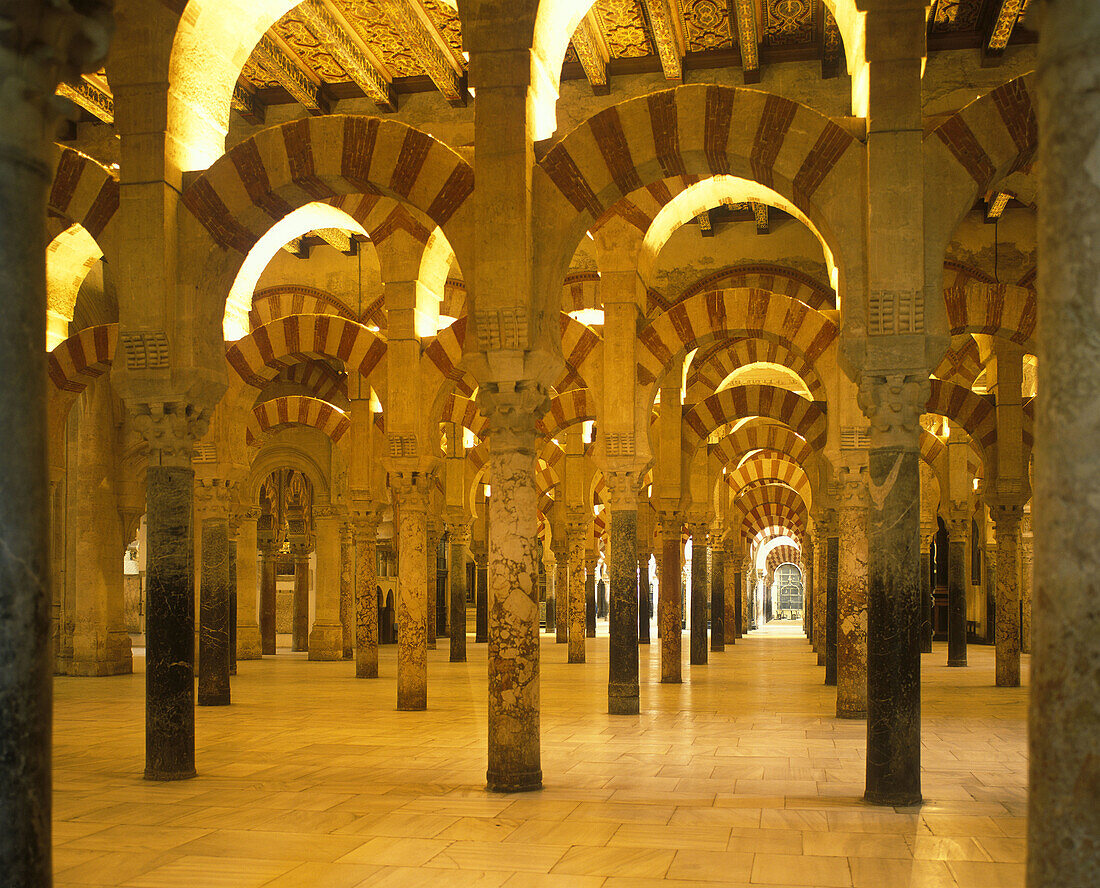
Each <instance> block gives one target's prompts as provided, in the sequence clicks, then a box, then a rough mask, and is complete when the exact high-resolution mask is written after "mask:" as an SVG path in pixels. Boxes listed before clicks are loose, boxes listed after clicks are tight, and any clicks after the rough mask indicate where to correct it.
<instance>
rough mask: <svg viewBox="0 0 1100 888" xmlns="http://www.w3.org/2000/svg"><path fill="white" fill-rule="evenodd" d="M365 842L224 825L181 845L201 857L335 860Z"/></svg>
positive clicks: (185, 852)
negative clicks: (227, 827) (224, 826)
mask: <svg viewBox="0 0 1100 888" xmlns="http://www.w3.org/2000/svg"><path fill="white" fill-rule="evenodd" d="M361 844H363V839H362V838H360V837H357V836H318V835H312V834H308V833H281V832H267V831H266V830H248V829H222V830H217V831H215V832H211V833H208V834H207V835H205V836H203V837H202V838H199V839H195V840H194V841H192V842H188V843H187V844H186V845H183V846H181V847H180V848H179V849H178V850H180V851H181V852H182V853H184V854H189V855H195V856H199V857H217V856H226V857H232V856H239V857H250V858H254V859H256V860H267V859H272V860H296V861H298V862H305V861H307V860H327V861H332V860H336V858H338V857H342V856H343V855H345V854H347V853H348V852H349V851H351V850H353V849H354V848H357V847H359V846H360V845H361Z"/></svg>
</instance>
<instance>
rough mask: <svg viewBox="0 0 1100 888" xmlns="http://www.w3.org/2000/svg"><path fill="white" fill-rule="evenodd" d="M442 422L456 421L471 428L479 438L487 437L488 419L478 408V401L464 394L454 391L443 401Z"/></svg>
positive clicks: (464, 426)
mask: <svg viewBox="0 0 1100 888" xmlns="http://www.w3.org/2000/svg"><path fill="white" fill-rule="evenodd" d="M439 421H440V422H441V423H454V424H455V425H459V426H462V428H464V429H469V430H470V431H471V432H473V433H474V434H475V435H477V437H478V438H484V437H485V427H486V426H487V425H488V421H487V420H486V419H485V417H484V416H483V415H482V414H481V411H480V410H478V406H477V402H475V401H472V400H470V399H469V398H467V397H464V396H463V395H460V394H458V393H455V392H452V393H451V394H450V395H448V396H447V398H446V399H445V400H444V401H443V410H442V412H441V413H440V414H439Z"/></svg>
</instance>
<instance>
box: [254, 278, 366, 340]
mask: <svg viewBox="0 0 1100 888" xmlns="http://www.w3.org/2000/svg"><path fill="white" fill-rule="evenodd" d="M298 314H327V315H340V316H341V317H343V318H346V319H347V320H349V321H354V320H356V317H355V314H354V313H353V312H352V310H351V309H350V308H348V307H347V306H346V305H344V304H343V303H342V302H341V301H340V300H339V299H338V298H337V297H336V296H334V295H333V294H331V293H329V292H327V291H326V290H321V289H319V288H317V287H306V286H301V285H298V284H286V285H280V286H277V287H266V288H264V289H263V290H260V291H258V292H257V293H256V295H254V296H253V297H252V309H251V310H250V311H249V312H248V321H249V324H250V326H251V328H252V329H255V328H256V327H261V326H263V325H264V324H268V323H270V322H271V321H275V320H278V319H279V318H285V317H287V316H288V315H298Z"/></svg>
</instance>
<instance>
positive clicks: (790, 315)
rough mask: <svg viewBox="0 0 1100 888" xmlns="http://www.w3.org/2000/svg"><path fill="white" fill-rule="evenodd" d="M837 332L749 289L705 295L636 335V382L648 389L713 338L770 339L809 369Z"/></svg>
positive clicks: (795, 306)
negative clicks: (676, 359) (671, 366)
mask: <svg viewBox="0 0 1100 888" xmlns="http://www.w3.org/2000/svg"><path fill="white" fill-rule="evenodd" d="M839 332H840V330H839V328H838V327H837V325H836V324H834V323H833V322H832V321H831V320H830V319H829V318H827V317H826V316H825V315H823V314H822V313H821V312H818V311H816V310H814V309H812V308H810V307H809V306H808V305H806V303H804V302H801V301H799V300H797V299H792V298H791V297H790V296H785V295H783V294H781V293H774V292H771V291H768V290H761V289H757V288H751V287H741V288H729V289H725V290H711V291H708V292H705V293H698V294H696V295H694V296H692V297H690V298H688V299H685V300H684V301H683V302H680V303H677V304H676V305H674V306H673V307H672V308H670V309H669V310H668V311H666V312H662V313H661V314H659V315H657V316H656V317H655V318H653V319H652V320H651V321H650V322H649V324H647V325H646V326H645V327H644V328H643V329H642V330H641V332H640V333H639V334H638V339H639V344H640V347H639V349H638V369H637V374H638V382H639V383H640V384H641V385H652V384H653V383H654V382H655V381H656V380H658V379H660V378H661V376H662V374H663V373H664V368H665V367H667V366H668V364H669V363H670V362H671V361H672V359H673V358H674V357H677V356H681V355H685V354H687V353H688V352H689V351H691V350H692V349H693V348H697V347H699V346H701V345H704V344H706V343H708V342H712V341H714V340H717V339H723V338H731V339H739V338H746V337H748V338H770V339H774V340H775V341H777V342H779V343H780V344H782V345H783V346H785V347H786V348H787V349H789V350H790V351H792V352H794V353H796V354H798V355H800V356H801V357H802V358H803V360H805V361H806V362H808V363H809V364H811V365H812V364H815V363H816V362H817V360H818V359H819V358H820V357H821V355H822V354H824V352H825V350H826V349H828V348H829V347H830V346H832V345H834V344H835V342H836V338H837V335H838V334H839Z"/></svg>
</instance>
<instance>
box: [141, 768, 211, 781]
mask: <svg viewBox="0 0 1100 888" xmlns="http://www.w3.org/2000/svg"><path fill="white" fill-rule="evenodd" d="M197 776H198V771H196V770H195V769H194V768H192V769H191V770H190V771H157V770H154V769H152V768H146V769H145V779H146V780H158V781H161V782H164V781H168V780H190V779H191V778H192V777H197Z"/></svg>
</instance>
